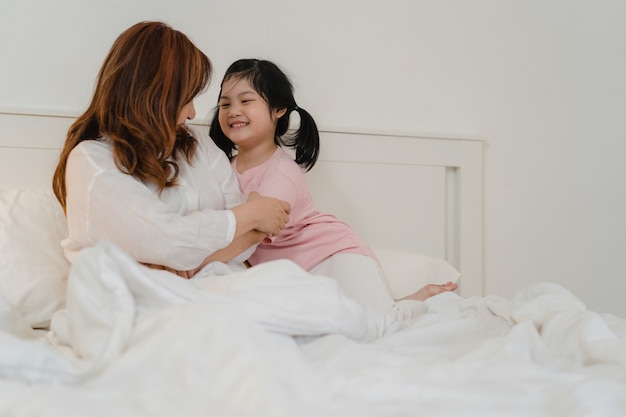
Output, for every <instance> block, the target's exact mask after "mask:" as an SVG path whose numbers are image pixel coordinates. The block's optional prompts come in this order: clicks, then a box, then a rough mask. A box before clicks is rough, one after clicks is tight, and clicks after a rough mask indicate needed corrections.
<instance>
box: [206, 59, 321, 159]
mask: <svg viewBox="0 0 626 417" xmlns="http://www.w3.org/2000/svg"><path fill="white" fill-rule="evenodd" d="M233 77H235V78H237V79H247V80H248V81H249V82H250V85H252V87H253V88H254V89H255V91H256V92H257V93H258V94H259V95H260V96H261V97H263V99H264V100H265V101H267V103H268V104H269V107H270V109H287V111H286V112H285V114H284V115H283V116H282V117H280V118H279V119H278V122H277V124H276V134H275V135H274V143H275V144H276V145H278V146H287V147H290V148H295V150H296V158H295V161H296V163H297V164H298V165H300V166H301V167H303V168H304V170H305V171H309V170H310V169H311V168H313V166H314V165H315V162H317V157H318V155H319V150H320V136H319V131H318V129H317V125H316V124H315V120H313V117H312V116H311V115H310V114H309V113H308V112H307V111H306V110H304V109H303V108H301V107H298V106H297V105H296V100H295V98H294V97H293V86H292V85H291V82H290V81H289V78H288V77H287V75H285V73H284V72H283V71H282V70H281V69H280V68H278V66H276V64H274V63H272V62H270V61H265V60H260V59H240V60H238V61H235V62H234V63H233V64H231V66H230V67H228V69H227V70H226V73H225V74H224V79H223V80H222V84H221V85H220V94H219V96H218V97H221V95H222V89H221V88H222V86H223V85H224V82H226V81H227V80H229V79H231V78H233ZM294 110H295V111H297V112H298V114H299V115H300V125H299V126H298V129H297V130H296V131H295V133H293V134H287V132H288V130H289V115H290V114H291V112H292V111H294ZM218 118H219V105H218V106H217V107H216V108H215V111H214V114H213V120H212V121H211V127H210V129H209V135H210V136H211V138H212V139H213V141H214V142H215V144H216V145H217V146H218V147H219V148H220V149H221V150H223V151H224V152H225V153H226V155H227V156H228V158H229V159H230V158H232V157H233V151H234V150H235V149H236V148H237V146H236V145H235V144H234V143H233V142H232V141H231V140H230V139H229V138H228V137H227V136H226V135H225V134H224V132H223V131H222V128H221V127H220V124H219V120H218Z"/></svg>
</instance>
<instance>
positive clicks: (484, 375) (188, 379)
mask: <svg viewBox="0 0 626 417" xmlns="http://www.w3.org/2000/svg"><path fill="white" fill-rule="evenodd" d="M7 306H8V304H6V303H4V304H3V303H2V300H0V326H1V329H2V331H1V332H0V377H1V378H0V392H2V395H1V396H0V416H5V415H7V416H37V417H41V416H60V415H63V416H73V415H80V416H83V415H90V416H101V415H102V416H150V417H153V416H178V415H181V416H182V415H184V416H192V417H193V416H205V415H216V416H245V415H249V416H272V417H273V416H295V415H297V416H304V417H306V416H325V417H327V416H347V415H360V416H366V417H367V416H372V417H373V416H417V415H427V416H446V417H449V416H481V417H484V416H524V417H526V416H533V417H535V416H560V415H563V416H603V417H604V416H622V415H626V413H625V410H626V320H624V319H620V318H617V317H614V316H609V315H600V314H597V313H594V312H591V311H588V310H587V309H586V307H585V306H584V304H582V303H581V302H580V301H579V300H578V299H577V298H576V297H574V296H573V295H572V294H571V293H570V292H569V291H567V290H566V289H564V288H563V287H561V286H559V285H556V284H551V283H541V284H536V285H533V286H531V287H529V288H526V289H522V290H520V291H519V292H518V293H517V295H516V296H515V297H513V298H512V299H510V300H506V299H503V298H501V297H497V296H488V297H474V298H469V299H464V298H461V297H459V296H458V295H456V294H454V293H444V294H440V295H438V296H435V297H432V298H430V299H429V300H427V301H426V302H425V313H424V314H423V315H422V316H420V317H418V318H417V319H415V320H413V321H411V322H405V323H402V324H401V325H399V324H398V323H393V322H390V320H389V318H388V317H386V316H380V315H377V314H376V313H374V312H373V311H370V310H369V309H367V308H364V307H363V306H361V305H359V304H357V303H356V302H354V301H352V300H350V299H348V298H346V297H345V296H343V294H342V293H341V292H340V290H339V289H338V286H337V285H336V284H335V282H334V281H332V280H330V279H328V278H325V277H315V276H311V275H309V274H307V273H306V272H304V271H302V270H301V269H300V268H298V267H297V266H295V265H294V264H292V263H290V262H288V261H277V262H272V263H268V264H265V265H261V266H258V267H255V268H252V269H249V270H247V271H244V272H241V273H236V274H228V275H224V276H214V277H209V276H203V277H200V278H197V279H193V280H189V281H185V280H182V279H177V278H175V277H173V276H172V275H171V274H169V273H166V272H164V271H155V270H150V269H148V268H145V267H142V266H140V265H138V264H137V263H136V262H134V261H133V260H132V259H130V258H129V257H128V256H127V255H126V254H125V253H124V252H122V251H121V250H119V249H118V248H117V247H115V246H113V245H111V244H107V243H104V244H101V245H99V246H97V247H95V248H92V249H89V250H86V251H84V253H83V254H82V255H81V257H80V259H79V261H77V262H76V263H75V264H74V266H73V267H72V271H71V276H70V278H69V280H68V298H67V307H66V309H64V310H62V311H60V312H58V313H57V314H56V315H55V316H54V318H53V321H52V325H51V331H50V332H49V333H48V334H47V335H46V336H45V337H44V338H41V337H38V336H37V335H35V334H33V333H32V331H31V330H30V329H29V328H27V327H26V326H25V325H24V324H23V323H22V322H20V318H19V317H18V316H17V315H15V314H14V313H13V312H12V311H11V310H10V308H8V307H7ZM294 336H295V337H294Z"/></svg>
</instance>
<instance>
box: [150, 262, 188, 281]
mask: <svg viewBox="0 0 626 417" xmlns="http://www.w3.org/2000/svg"><path fill="white" fill-rule="evenodd" d="M141 264H142V265H145V266H147V267H148V268H151V269H160V270H163V271H168V272H171V273H172V274H175V275H178V276H179V277H181V278H184V279H189V278H191V277H192V276H193V275H194V274H195V273H196V272H198V270H199V268H198V269H197V270H193V271H177V270H176V269H172V268H169V267H167V266H164V265H155V264H148V263H143V262H142V263H141Z"/></svg>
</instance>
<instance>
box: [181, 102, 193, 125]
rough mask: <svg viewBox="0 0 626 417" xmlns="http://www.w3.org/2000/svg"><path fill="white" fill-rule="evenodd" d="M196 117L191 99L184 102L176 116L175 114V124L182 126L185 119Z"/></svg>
mask: <svg viewBox="0 0 626 417" xmlns="http://www.w3.org/2000/svg"><path fill="white" fill-rule="evenodd" d="M195 117H196V108H195V107H194V105H193V100H192V101H190V102H189V103H187V104H185V105H184V106H183V108H182V109H180V112H179V113H178V116H176V126H183V125H184V124H185V122H187V120H192V119H194V118H195Z"/></svg>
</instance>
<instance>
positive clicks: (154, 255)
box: [62, 127, 254, 270]
mask: <svg viewBox="0 0 626 417" xmlns="http://www.w3.org/2000/svg"><path fill="white" fill-rule="evenodd" d="M190 130H191V131H192V133H193V135H194V137H195V138H196V139H197V140H198V142H199V146H198V148H197V151H196V154H195V156H194V158H193V161H192V164H189V163H187V161H186V160H185V159H184V158H179V160H177V164H178V167H179V174H178V185H177V186H176V187H170V188H166V189H165V190H163V192H162V193H161V194H160V195H159V193H158V191H157V189H156V187H154V186H152V185H147V184H145V183H143V182H141V181H139V180H137V179H136V178H134V177H132V176H131V175H128V174H124V173H122V172H121V171H120V170H119V169H118V168H117V166H116V165H115V162H114V160H113V153H112V145H111V143H110V142H109V141H107V140H98V141H96V140H88V141H83V142H81V143H80V144H79V145H78V146H76V148H74V149H73V150H72V152H71V153H70V156H69V158H68V161H67V171H66V182H67V219H68V228H69V236H68V238H67V239H65V240H64V241H63V242H62V245H63V247H64V249H65V254H66V256H67V258H68V259H69V260H70V262H72V261H73V260H74V259H75V257H76V255H77V254H78V252H79V251H80V250H81V249H83V248H85V247H89V246H94V245H95V244H96V243H98V242H100V241H102V240H108V241H112V242H114V243H116V244H117V245H118V246H120V247H121V248H122V249H124V250H125V251H127V252H128V253H129V254H130V255H131V256H132V257H134V258H135V259H136V260H137V261H139V262H147V263H151V264H158V265H166V266H168V267H171V268H174V269H178V270H189V269H192V268H195V267H196V266H198V265H199V264H200V262H202V261H203V260H204V258H206V257H207V256H208V255H210V254H211V253H213V252H215V251H216V250H217V249H220V248H223V247H225V246H227V245H228V244H229V243H230V242H231V241H232V240H233V236H234V233H235V226H236V221H235V216H234V214H233V212H232V211H230V209H231V208H233V207H235V206H237V205H239V204H241V203H242V202H243V201H244V197H243V195H242V194H241V192H240V191H239V184H238V182H237V178H236V177H235V175H234V173H233V171H232V169H231V167H230V164H229V162H228V158H227V157H226V155H225V154H224V153H223V152H222V151H221V150H220V149H219V148H218V147H217V146H216V145H215V144H214V143H213V141H212V140H211V139H210V138H209V136H208V132H204V131H205V130H207V129H206V128H205V129H200V128H194V127H190ZM253 250H254V247H252V248H250V249H249V250H248V251H246V252H245V253H243V254H241V255H240V256H238V257H237V259H235V260H233V262H235V263H240V262H243V260H245V259H246V258H247V257H248V256H249V255H250V254H251V253H252V251H253Z"/></svg>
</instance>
